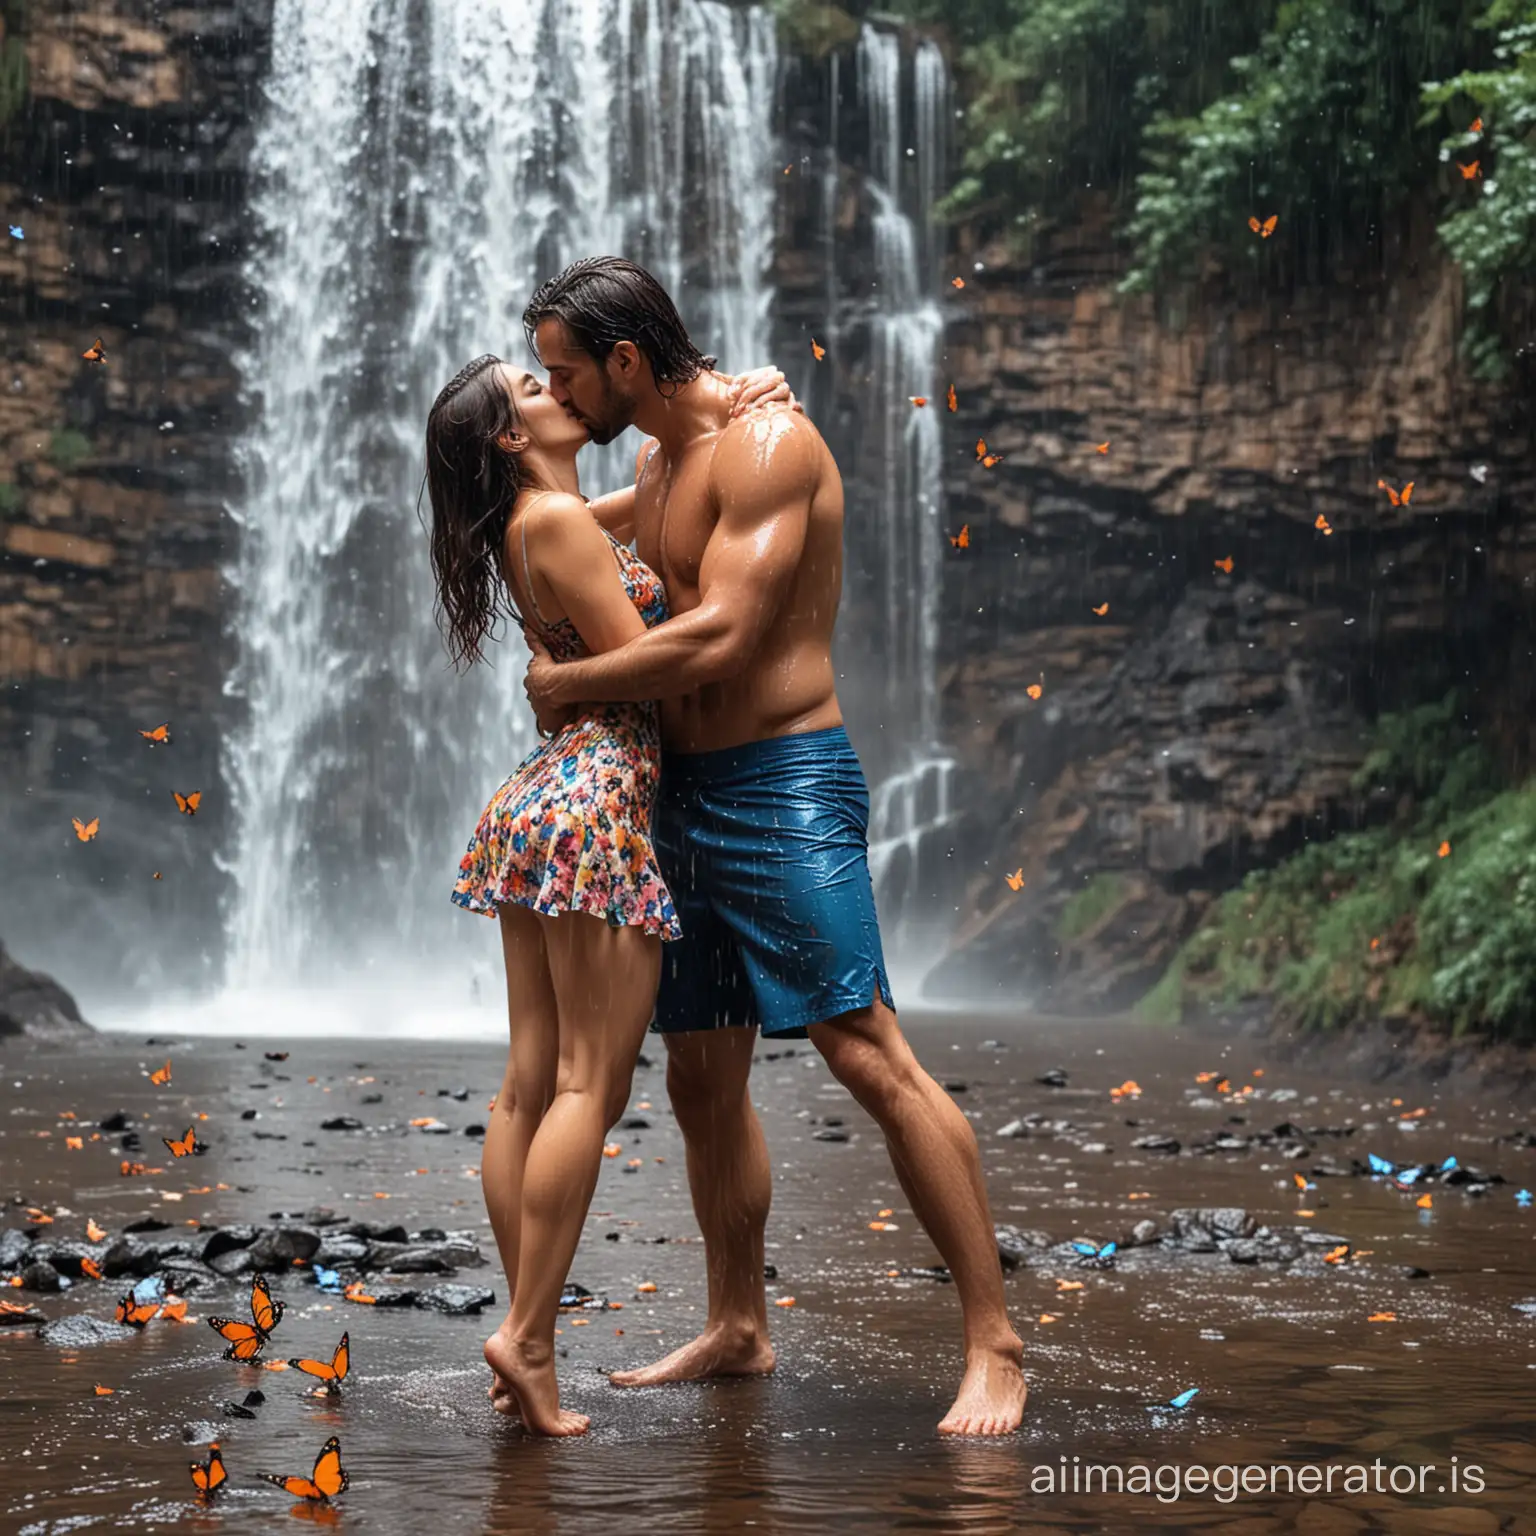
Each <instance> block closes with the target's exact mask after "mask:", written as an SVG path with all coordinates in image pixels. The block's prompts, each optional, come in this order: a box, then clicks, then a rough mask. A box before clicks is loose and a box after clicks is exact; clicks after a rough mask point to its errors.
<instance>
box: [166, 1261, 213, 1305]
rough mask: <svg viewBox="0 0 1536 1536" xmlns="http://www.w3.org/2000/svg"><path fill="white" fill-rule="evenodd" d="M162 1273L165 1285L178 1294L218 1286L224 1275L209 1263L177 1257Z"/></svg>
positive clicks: (190, 1293) (183, 1294) (186, 1294)
mask: <svg viewBox="0 0 1536 1536" xmlns="http://www.w3.org/2000/svg"><path fill="white" fill-rule="evenodd" d="M162 1273H163V1274H164V1275H165V1287H166V1289H167V1290H168V1291H174V1292H175V1293H176V1295H178V1296H190V1295H192V1294H193V1293H194V1292H195V1291H206V1290H208V1289H209V1288H210V1287H212V1286H216V1285H217V1284H218V1283H219V1282H220V1280H222V1279H223V1278H224V1277H223V1276H222V1275H220V1274H219V1272H218V1271H217V1270H216V1269H214V1268H213V1267H212V1265H209V1264H201V1263H199V1262H198V1261H197V1260H196V1259H175V1260H173V1261H172V1262H171V1263H169V1264H167V1265H166V1266H165V1267H164V1269H163V1271H162Z"/></svg>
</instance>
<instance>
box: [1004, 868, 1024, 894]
mask: <svg viewBox="0 0 1536 1536" xmlns="http://www.w3.org/2000/svg"><path fill="white" fill-rule="evenodd" d="M1003 879H1004V880H1006V881H1007V882H1008V889H1009V890H1010V891H1017V890H1022V889H1023V886H1024V870H1023V868H1022V866H1021V867H1020V868H1018V869H1016V870H1014V872H1013V873H1012V874H1011V875H1004V876H1003Z"/></svg>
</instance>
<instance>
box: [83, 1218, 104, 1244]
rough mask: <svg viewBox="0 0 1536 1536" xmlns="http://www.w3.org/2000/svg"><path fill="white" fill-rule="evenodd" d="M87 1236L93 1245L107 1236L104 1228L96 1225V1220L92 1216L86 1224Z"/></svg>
mask: <svg viewBox="0 0 1536 1536" xmlns="http://www.w3.org/2000/svg"><path fill="white" fill-rule="evenodd" d="M85 1235H86V1236H87V1237H88V1238H90V1240H91V1241H92V1242H93V1243H99V1242H100V1241H101V1240H102V1238H104V1237H105V1236H106V1235H107V1234H106V1231H105V1229H104V1228H102V1227H98V1226H97V1225H96V1218H95V1217H94V1216H92V1217H91V1218H90V1219H89V1220H87V1222H86V1224H85Z"/></svg>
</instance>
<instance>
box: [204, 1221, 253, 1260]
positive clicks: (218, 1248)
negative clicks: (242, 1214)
mask: <svg viewBox="0 0 1536 1536" xmlns="http://www.w3.org/2000/svg"><path fill="white" fill-rule="evenodd" d="M258 1235H259V1232H258V1229H257V1228H256V1227H253V1226H252V1225H251V1224H250V1223H249V1222H247V1221H237V1222H232V1223H231V1224H230V1225H229V1226H227V1227H219V1228H217V1229H215V1230H214V1231H213V1232H212V1233H210V1234H209V1236H208V1237H207V1238H206V1239H205V1240H204V1242H203V1249H202V1252H201V1253H200V1254H198V1257H199V1258H200V1259H201V1260H202V1261H203V1263H205V1264H211V1263H213V1261H214V1260H215V1259H216V1258H218V1256H219V1255H220V1254H221V1253H233V1252H234V1251H235V1249H237V1248H249V1247H250V1246H251V1244H252V1243H254V1242H255V1241H256V1238H257V1236H258Z"/></svg>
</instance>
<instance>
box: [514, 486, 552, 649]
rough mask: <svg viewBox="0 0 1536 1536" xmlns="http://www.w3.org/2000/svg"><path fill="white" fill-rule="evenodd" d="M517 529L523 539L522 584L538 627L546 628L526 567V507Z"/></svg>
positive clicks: (531, 575)
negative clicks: (525, 589)
mask: <svg viewBox="0 0 1536 1536" xmlns="http://www.w3.org/2000/svg"><path fill="white" fill-rule="evenodd" d="M517 531H518V533H519V534H520V535H521V536H522V541H523V585H524V586H525V587H526V588H527V591H528V603H529V606H530V607H532V609H533V616H534V618H536V619H537V620H538V621H539V628H540V629H548V628H549V624H548V622H547V621H546V620H545V618H544V615H543V614H542V613H540V612H539V600H538V598H537V597H536V596H535V595H534V590H533V572H532V571H531V570H529V569H528V509H527V508H526V507H524V508H523V516H522V521H521V523H520V524H519V525H518V530H517Z"/></svg>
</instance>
